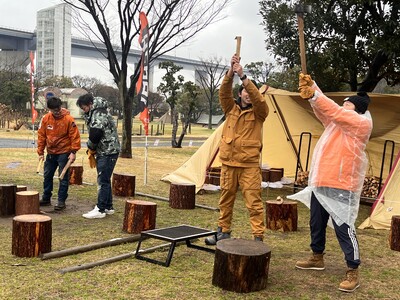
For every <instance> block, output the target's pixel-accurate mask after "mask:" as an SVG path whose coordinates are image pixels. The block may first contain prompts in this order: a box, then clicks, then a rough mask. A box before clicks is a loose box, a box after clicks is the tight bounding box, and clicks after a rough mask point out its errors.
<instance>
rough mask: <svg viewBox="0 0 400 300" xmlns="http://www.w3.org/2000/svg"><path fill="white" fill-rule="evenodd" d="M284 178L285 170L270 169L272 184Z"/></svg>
mask: <svg viewBox="0 0 400 300" xmlns="http://www.w3.org/2000/svg"><path fill="white" fill-rule="evenodd" d="M282 177H283V168H271V169H269V181H270V182H277V181H281V180H282Z"/></svg>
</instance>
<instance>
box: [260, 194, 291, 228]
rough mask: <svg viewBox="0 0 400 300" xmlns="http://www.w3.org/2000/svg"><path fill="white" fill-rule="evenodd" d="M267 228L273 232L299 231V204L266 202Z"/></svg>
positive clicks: (285, 201) (286, 201)
mask: <svg viewBox="0 0 400 300" xmlns="http://www.w3.org/2000/svg"><path fill="white" fill-rule="evenodd" d="M265 203H266V222H265V223H266V227H267V228H268V229H271V230H282V231H296V230H297V202H295V201H288V200H284V201H283V202H281V201H275V200H270V201H266V202H265Z"/></svg>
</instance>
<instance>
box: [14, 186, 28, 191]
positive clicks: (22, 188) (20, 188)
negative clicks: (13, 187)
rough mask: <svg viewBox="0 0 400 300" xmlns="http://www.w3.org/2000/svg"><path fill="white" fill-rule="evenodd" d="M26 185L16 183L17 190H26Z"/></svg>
mask: <svg viewBox="0 0 400 300" xmlns="http://www.w3.org/2000/svg"><path fill="white" fill-rule="evenodd" d="M27 190H28V187H27V186H26V185H17V192H24V191H27Z"/></svg>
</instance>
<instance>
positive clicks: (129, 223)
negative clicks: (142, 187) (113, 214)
mask: <svg viewBox="0 0 400 300" xmlns="http://www.w3.org/2000/svg"><path fill="white" fill-rule="evenodd" d="M156 214H157V204H156V203H154V202H150V201H142V200H127V201H126V202H125V215H124V223H123V226H122V230H123V231H125V232H127V233H141V232H142V231H145V230H151V229H155V228H156Z"/></svg>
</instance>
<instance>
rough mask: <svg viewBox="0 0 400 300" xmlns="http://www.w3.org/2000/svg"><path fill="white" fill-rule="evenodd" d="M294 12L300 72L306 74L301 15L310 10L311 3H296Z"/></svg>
mask: <svg viewBox="0 0 400 300" xmlns="http://www.w3.org/2000/svg"><path fill="white" fill-rule="evenodd" d="M294 12H295V13H296V14H297V23H298V27H299V44H300V62H301V72H302V73H303V74H307V64H306V46H305V43H304V17H303V15H304V14H305V13H310V12H311V5H303V4H297V5H296V6H295V8H294Z"/></svg>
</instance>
